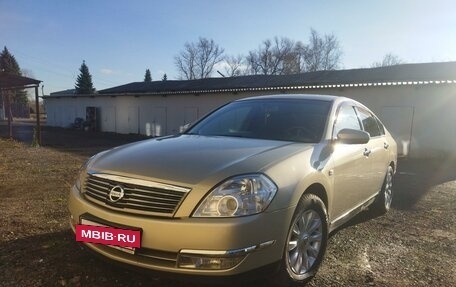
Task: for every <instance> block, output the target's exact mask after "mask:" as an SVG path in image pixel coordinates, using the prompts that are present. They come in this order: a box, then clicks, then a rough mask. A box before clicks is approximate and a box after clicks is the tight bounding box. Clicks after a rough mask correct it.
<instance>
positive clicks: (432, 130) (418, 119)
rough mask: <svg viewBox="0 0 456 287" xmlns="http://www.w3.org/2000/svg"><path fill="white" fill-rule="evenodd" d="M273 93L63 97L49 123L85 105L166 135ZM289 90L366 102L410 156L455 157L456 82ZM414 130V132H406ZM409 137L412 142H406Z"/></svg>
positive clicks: (114, 128) (49, 105) (116, 122)
mask: <svg viewBox="0 0 456 287" xmlns="http://www.w3.org/2000/svg"><path fill="white" fill-rule="evenodd" d="M277 93H278V92H277V91H271V92H249V93H237V94H233V93H221V94H200V95H192V94H187V95H168V96H156V95H141V96H137V97H134V96H116V97H111V96H95V97H64V96H62V97H60V98H49V99H45V105H46V111H47V113H48V120H47V124H48V125H50V126H59V127H68V126H69V125H70V124H71V123H72V122H73V121H74V118H75V117H81V118H85V111H86V107H88V106H94V107H99V108H100V116H101V129H102V131H109V132H117V133H127V134H128V133H138V132H139V133H141V134H145V135H148V136H162V135H167V134H175V133H178V132H179V131H180V130H181V128H182V127H183V126H184V125H185V124H186V123H189V122H192V121H194V120H195V119H199V118H201V117H203V116H204V115H205V114H207V113H208V112H210V111H211V110H213V109H215V108H216V107H219V106H221V105H223V104H225V103H227V102H229V101H233V100H235V99H238V98H244V97H249V96H255V95H265V94H277ZM287 93H307V94H311V93H313V94H331V95H338V96H345V97H349V98H353V99H355V100H357V101H359V102H361V103H363V104H365V105H366V106H368V107H369V108H370V109H371V110H372V111H373V112H374V113H376V114H377V116H378V117H379V118H380V119H381V120H382V121H383V122H384V123H385V125H386V126H387V128H388V129H390V130H391V131H392V132H394V133H396V136H397V138H398V140H399V141H400V149H401V151H402V152H403V153H406V154H408V155H409V156H411V157H442V156H445V155H447V154H453V155H456V125H454V124H455V123H456V112H455V108H456V85H451V84H440V85H417V86H377V87H356V88H355V87H350V88H337V89H315V90H312V89H306V90H301V91H291V90H289V91H287ZM409 129H410V131H408V130H409ZM408 139H410V142H407V141H408Z"/></svg>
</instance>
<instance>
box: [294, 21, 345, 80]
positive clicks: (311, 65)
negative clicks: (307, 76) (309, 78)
mask: <svg viewBox="0 0 456 287" xmlns="http://www.w3.org/2000/svg"><path fill="white" fill-rule="evenodd" d="M302 49H303V50H302V60H303V61H302V64H301V70H302V71H305V72H313V71H322V70H336V69H337V68H338V67H339V65H340V61H341V56H342V51H341V48H340V45H339V41H338V40H337V38H336V36H334V35H333V34H329V35H324V36H323V37H321V36H320V35H319V34H318V32H317V31H316V30H314V29H310V37H309V43H308V44H307V45H305V46H303V47H302Z"/></svg>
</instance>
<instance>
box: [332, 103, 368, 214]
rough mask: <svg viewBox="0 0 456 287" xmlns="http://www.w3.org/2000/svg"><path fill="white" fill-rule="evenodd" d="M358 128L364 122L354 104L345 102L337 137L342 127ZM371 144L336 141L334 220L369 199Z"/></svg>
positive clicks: (337, 121) (341, 108)
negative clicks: (369, 145) (360, 120)
mask: <svg viewBox="0 0 456 287" xmlns="http://www.w3.org/2000/svg"><path fill="white" fill-rule="evenodd" d="M345 128H347V129H358V130H361V125H360V122H359V120H358V117H357V114H356V112H355V110H354V107H353V106H352V105H350V104H347V103H345V104H343V105H342V106H341V107H340V108H339V111H338V114H337V119H336V122H335V124H334V129H333V138H337V133H338V132H339V131H340V130H342V129H345ZM367 148H368V144H343V143H336V144H335V145H334V152H333V156H332V159H333V167H334V168H333V176H334V193H333V202H334V204H333V206H332V210H331V211H330V215H331V219H332V221H334V220H337V219H338V218H340V217H341V216H343V215H344V214H345V213H346V212H348V211H350V210H351V209H353V208H354V207H355V206H357V205H358V204H360V203H361V202H362V201H363V200H364V199H365V188H366V185H367V184H369V182H370V179H369V176H368V174H369V172H370V169H371V160H370V157H369V156H366V155H365V151H366V149H367Z"/></svg>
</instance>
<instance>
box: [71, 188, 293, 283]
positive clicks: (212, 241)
mask: <svg viewBox="0 0 456 287" xmlns="http://www.w3.org/2000/svg"><path fill="white" fill-rule="evenodd" d="M69 210H70V213H71V227H72V228H73V231H74V226H75V225H76V224H79V223H80V218H81V216H87V215H89V216H91V217H92V218H97V219H99V220H101V221H103V222H104V223H112V224H113V225H114V226H115V225H123V226H131V227H134V228H141V229H142V240H141V248H140V249H138V250H137V251H136V253H135V254H134V255H133V254H128V253H126V252H123V251H120V250H117V249H114V248H111V247H108V246H105V245H101V244H91V243H85V244H86V245H87V246H88V247H89V248H91V249H92V250H94V251H96V252H98V253H100V254H102V255H104V256H106V257H108V258H110V259H113V260H116V261H119V262H122V263H127V264H130V265H134V266H138V267H142V268H148V269H153V270H157V271H165V272H174V273H181V274H195V275H212V276H219V275H220V276H230V275H237V274H240V273H244V272H248V271H251V270H254V269H257V268H259V267H262V266H266V265H269V264H271V263H275V262H277V261H278V260H280V259H281V258H282V254H283V246H285V240H286V235H287V232H288V227H289V223H290V221H291V218H292V216H293V212H294V208H288V209H282V210H278V211H275V212H264V213H261V214H257V215H253V216H246V217H239V218H217V219H216V218H156V217H147V216H138V215H132V214H127V213H121V212H116V211H113V210H109V209H107V208H106V209H105V208H103V207H100V206H98V205H94V204H92V203H90V202H88V201H86V200H84V198H83V197H82V196H81V195H80V193H79V191H78V190H77V189H76V188H75V187H73V188H72V189H71V192H70V198H69ZM103 222H101V223H103ZM184 255H185V256H200V255H202V256H206V257H223V256H227V257H233V256H238V257H239V256H241V257H242V260H240V263H238V264H237V265H236V266H234V267H232V268H229V269H217V270H214V269H211V270H201V269H192V268H181V267H182V266H181V267H178V261H179V260H180V259H181V258H182V256H184Z"/></svg>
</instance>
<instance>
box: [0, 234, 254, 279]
mask: <svg viewBox="0 0 456 287" xmlns="http://www.w3.org/2000/svg"><path fill="white" fill-rule="evenodd" d="M0 250H1V253H0V269H1V270H2V272H0V282H2V284H5V286H99V287H104V286H160V287H200V286H201V287H205V286H206V287H209V286H233V285H231V284H229V285H227V284H225V283H223V282H217V283H214V282H211V281H208V280H207V278H205V279H206V280H205V281H202V280H196V279H193V278H189V277H183V276H179V275H176V274H171V273H170V274H168V273H162V272H155V271H151V270H148V269H139V268H136V267H132V266H129V265H124V264H120V263H117V262H115V261H112V260H109V259H106V258H104V257H103V256H101V255H99V254H96V253H94V252H91V251H89V250H88V249H87V248H84V247H82V245H80V244H79V243H77V242H76V241H75V237H74V234H73V232H72V231H71V230H70V229H66V230H63V231H57V232H49V233H44V234H39V235H32V236H28V237H21V238H17V239H11V238H10V239H9V240H7V241H3V242H0ZM25 274H27V275H25ZM251 280H253V279H251ZM209 282H210V283H209ZM2 284H0V285H2ZM255 285H256V284H255ZM2 286H3V285H2ZM235 286H251V285H250V282H249V281H247V282H242V281H240V282H237V283H236V285H235Z"/></svg>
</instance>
